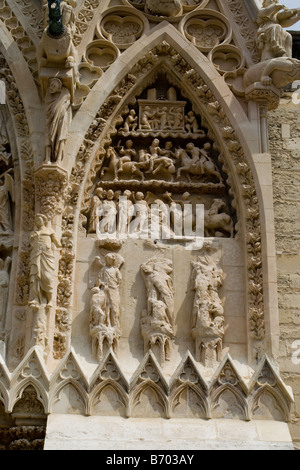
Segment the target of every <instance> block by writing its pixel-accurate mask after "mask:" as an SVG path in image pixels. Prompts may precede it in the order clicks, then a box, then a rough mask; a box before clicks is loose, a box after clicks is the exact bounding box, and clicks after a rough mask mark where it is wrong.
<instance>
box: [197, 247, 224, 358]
mask: <svg viewBox="0 0 300 470" xmlns="http://www.w3.org/2000/svg"><path fill="white" fill-rule="evenodd" d="M201 251H202V253H201V255H200V256H198V257H197V261H194V262H193V263H192V289H193V291H194V303H193V315H192V337H193V339H194V340H195V350H196V354H195V357H196V360H197V361H199V362H202V363H203V364H204V365H205V366H208V367H212V366H213V365H214V364H215V363H216V362H218V361H220V359H221V352H222V339H223V337H224V333H225V328H224V326H225V325H224V323H225V319H224V307H223V303H222V300H221V298H220V295H219V290H220V287H221V286H222V283H223V277H224V272H223V270H222V269H221V268H220V267H218V265H217V262H216V260H215V259H214V257H213V256H212V252H213V251H214V249H213V248H212V247H210V246H208V247H207V248H203V249H202V250H201Z"/></svg>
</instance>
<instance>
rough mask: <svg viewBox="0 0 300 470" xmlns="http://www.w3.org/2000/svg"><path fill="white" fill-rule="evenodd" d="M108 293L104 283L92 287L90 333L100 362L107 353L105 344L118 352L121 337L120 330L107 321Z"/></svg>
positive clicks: (93, 347) (94, 354) (94, 350)
mask: <svg viewBox="0 0 300 470" xmlns="http://www.w3.org/2000/svg"><path fill="white" fill-rule="evenodd" d="M106 304H107V293H106V291H105V286H104V284H100V285H99V286H95V287H93V289H92V298H91V302H90V335H91V338H92V354H93V356H95V357H96V359H97V360H98V361H99V362H100V361H101V359H102V358H103V355H104V353H105V346H106V347H107V348H108V349H109V348H113V350H114V351H115V352H116V348H117V343H118V339H119V333H118V331H117V330H116V329H115V328H114V327H112V326H111V325H109V324H108V321H107V312H106V310H107V305H106Z"/></svg>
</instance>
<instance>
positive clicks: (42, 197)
mask: <svg viewBox="0 0 300 470" xmlns="http://www.w3.org/2000/svg"><path fill="white" fill-rule="evenodd" d="M34 178H35V190H36V199H37V202H38V205H39V212H40V213H41V214H44V215H45V216H46V217H47V218H48V220H52V219H53V217H54V215H55V214H56V213H60V211H61V204H62V202H63V200H64V199H65V197H66V190H67V183H68V174H67V172H66V171H65V170H64V169H62V168H60V167H59V166H57V165H47V164H45V165H42V166H41V167H40V168H38V169H37V170H36V172H35V174H34Z"/></svg>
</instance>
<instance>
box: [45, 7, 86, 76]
mask: <svg viewBox="0 0 300 470" xmlns="http://www.w3.org/2000/svg"><path fill="white" fill-rule="evenodd" d="M75 6H76V1H75V0H67V1H62V0H48V5H47V3H46V2H45V3H44V25H45V30H44V32H43V35H42V38H41V41H40V44H39V47H38V51H37V61H38V67H39V72H40V71H41V68H42V67H55V66H58V67H59V66H61V67H67V68H69V67H74V70H75V75H76V76H77V75H78V70H77V68H76V67H77V62H78V56H77V50H76V48H75V46H74V44H73V34H74V32H75V15H74V11H73V8H74V7H75Z"/></svg>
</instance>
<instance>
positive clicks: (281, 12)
mask: <svg viewBox="0 0 300 470" xmlns="http://www.w3.org/2000/svg"><path fill="white" fill-rule="evenodd" d="M299 19H300V8H297V9H294V10H289V9H288V8H286V7H285V6H284V5H282V4H280V3H279V1H278V0H264V1H263V3H262V9H261V10H260V12H259V14H258V19H257V23H258V26H259V29H258V37H257V44H258V48H259V49H260V50H261V52H262V56H261V60H262V61H264V60H269V59H273V58H275V57H292V45H293V44H292V36H291V34H290V33H288V32H287V31H286V30H285V29H284V28H289V27H291V26H293V25H294V24H295V23H296V22H297V21H299Z"/></svg>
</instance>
